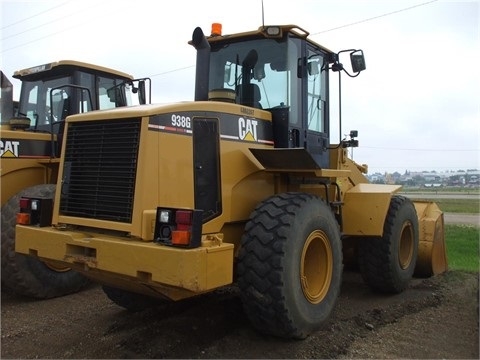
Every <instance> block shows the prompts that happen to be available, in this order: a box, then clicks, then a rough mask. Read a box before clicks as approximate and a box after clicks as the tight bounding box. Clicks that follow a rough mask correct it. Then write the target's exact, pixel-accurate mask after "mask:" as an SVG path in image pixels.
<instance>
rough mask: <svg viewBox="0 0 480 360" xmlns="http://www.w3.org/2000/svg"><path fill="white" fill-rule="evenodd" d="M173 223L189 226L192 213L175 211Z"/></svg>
mask: <svg viewBox="0 0 480 360" xmlns="http://www.w3.org/2000/svg"><path fill="white" fill-rule="evenodd" d="M175 222H176V223H177V224H184V225H191V224H192V212H191V211H185V210H177V213H176V214H175Z"/></svg>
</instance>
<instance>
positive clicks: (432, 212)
mask: <svg viewBox="0 0 480 360" xmlns="http://www.w3.org/2000/svg"><path fill="white" fill-rule="evenodd" d="M414 205H415V209H416V210H417V215H418V225H419V229H418V230H419V243H418V259H417V265H416V267H415V276H419V277H429V276H432V275H437V274H441V273H443V272H445V271H447V270H448V263H447V252H446V245H445V226H444V221H443V212H442V211H441V210H440V208H439V207H438V205H437V204H436V203H434V202H430V201H414Z"/></svg>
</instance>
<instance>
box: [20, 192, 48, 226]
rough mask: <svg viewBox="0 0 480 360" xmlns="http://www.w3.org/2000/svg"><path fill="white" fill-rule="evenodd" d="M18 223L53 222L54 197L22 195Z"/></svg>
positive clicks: (38, 223) (45, 224)
mask: <svg viewBox="0 0 480 360" xmlns="http://www.w3.org/2000/svg"><path fill="white" fill-rule="evenodd" d="M19 205H20V211H19V212H18V213H17V217H16V220H17V224H20V225H38V226H49V225H51V224H52V212H53V199H49V198H29V197H22V198H20V201H19Z"/></svg>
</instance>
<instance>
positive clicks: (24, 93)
mask: <svg viewBox="0 0 480 360" xmlns="http://www.w3.org/2000/svg"><path fill="white" fill-rule="evenodd" d="M124 81H125V79H123V78H111V77H104V76H96V75H95V74H91V73H86V72H80V71H78V72H76V75H72V76H62V77H56V78H53V79H43V80H37V81H26V80H24V81H23V82H22V90H21V95H20V102H19V110H18V114H19V115H20V116H26V117H28V118H29V119H30V121H31V123H30V125H31V127H32V128H34V129H41V130H45V131H49V130H50V125H51V124H55V123H57V122H61V121H63V120H65V118H66V117H67V116H68V115H72V114H78V113H83V112H87V111H91V110H104V109H112V108H115V107H119V106H126V105H131V104H132V100H131V89H130V86H129V85H125V84H124ZM73 84H79V85H73ZM120 84H123V85H120ZM87 89H88V90H87ZM42 127H43V128H42Z"/></svg>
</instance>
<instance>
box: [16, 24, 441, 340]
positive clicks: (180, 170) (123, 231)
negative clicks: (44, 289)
mask: <svg viewBox="0 0 480 360" xmlns="http://www.w3.org/2000/svg"><path fill="white" fill-rule="evenodd" d="M212 29H214V31H212V34H211V35H210V36H205V35H204V33H203V31H202V30H201V29H200V28H196V29H195V30H194V32H193V36H192V40H191V41H190V42H189V43H190V44H191V45H193V46H194V47H195V49H196V51H197V61H196V79H195V98H194V101H186V102H178V103H172V104H163V105H154V104H151V105H143V106H134V107H128V108H123V109H122V108H120V109H112V110H109V111H102V112H95V111H94V112H89V113H86V114H79V115H72V116H69V117H68V118H67V120H66V123H65V136H64V139H63V145H62V147H63V149H64V151H63V152H62V156H61V160H60V166H59V175H58V183H59V184H61V186H58V187H57V189H56V194H55V196H54V197H41V196H39V197H24V198H22V199H20V209H21V211H20V212H19V213H18V215H17V224H18V225H17V228H16V230H17V239H16V251H17V252H19V253H21V254H25V255H30V256H32V257H35V258H38V259H42V260H44V261H48V262H49V263H52V264H56V265H58V266H69V267H72V268H74V269H76V270H77V271H79V272H81V273H82V274H84V275H85V276H86V277H89V278H91V279H93V280H94V281H97V282H99V283H100V284H102V285H103V290H104V291H105V293H106V295H107V296H108V297H109V298H110V299H111V300H113V301H114V302H115V303H117V304H118V305H120V306H122V307H124V308H126V309H129V310H131V311H138V310H141V309H142V308H145V307H148V306H154V305H155V304H157V303H158V302H165V301H178V300H182V299H186V298H189V297H193V296H197V295H200V294H204V293H207V292H211V291H214V290H216V289H219V288H221V287H224V286H231V285H233V286H237V287H238V288H239V290H240V294H241V295H240V296H241V299H242V301H243V305H244V310H245V313H246V315H247V316H248V317H249V319H250V320H251V323H252V324H253V325H254V326H255V328H256V329H258V330H259V331H261V332H263V333H267V334H272V335H275V336H279V337H285V338H297V339H301V338H305V337H306V336H308V335H309V334H311V333H312V332H314V331H316V330H317V329H318V328H319V327H320V325H321V324H322V323H323V322H324V321H325V320H326V319H327V318H328V317H329V315H330V314H331V312H332V310H333V309H334V306H335V304H336V301H337V297H338V295H339V292H340V287H341V279H342V272H343V265H344V262H347V261H355V262H356V263H357V264H358V268H359V269H360V271H361V273H362V276H363V278H364V279H365V282H366V283H367V284H368V285H369V286H370V287H371V288H372V289H374V290H376V291H380V292H387V293H398V292H400V291H402V290H404V289H405V288H406V287H407V286H408V284H409V281H410V280H411V278H412V276H413V275H414V272H415V269H418V271H419V273H421V275H422V276H429V275H432V274H434V273H440V272H443V271H445V270H446V269H447V262H446V257H445V248H444V239H443V215H442V213H441V211H439V209H438V207H437V206H436V205H435V204H434V203H422V204H420V205H416V204H415V203H413V202H412V201H411V200H409V199H408V198H406V197H403V196H401V195H399V194H398V191H399V189H400V186H394V185H376V184H370V183H369V182H368V180H367V178H366V177H365V175H364V174H365V173H366V171H367V167H366V166H365V165H359V164H356V163H355V162H353V161H352V160H351V159H349V157H348V149H349V148H350V147H352V146H357V145H358V140H356V137H357V135H358V134H357V132H356V131H352V132H351V133H350V135H349V136H348V137H346V138H345V139H343V140H341V141H339V143H338V144H332V143H330V134H331V131H332V129H333V125H335V124H334V122H333V121H331V120H330V94H329V82H330V81H331V76H332V74H333V73H337V74H338V77H339V79H340V74H341V73H346V74H347V75H350V76H352V77H355V76H357V75H358V74H359V73H360V72H361V71H363V70H364V69H365V60H364V56H363V52H362V51H361V50H347V51H341V52H339V53H335V52H332V51H330V50H328V49H326V48H325V47H323V46H321V45H319V44H317V43H315V42H314V41H312V40H310V39H309V38H308V35H309V33H308V32H307V31H305V30H303V29H302V28H300V27H298V26H296V25H285V26H261V27H260V28H259V29H258V30H255V31H250V32H244V33H238V34H231V35H222V34H221V32H220V31H219V26H218V24H217V25H215V26H214V27H212ZM345 55H346V56H347V57H350V60H351V65H352V66H348V67H344V66H343V65H342V63H341V62H340V58H341V57H342V56H345ZM339 123H341V121H340V120H339ZM50 218H51V221H50V222H51V224H48V225H46V226H45V225H44V224H39V219H46V220H45V222H47V223H48V222H49V219H50ZM47 219H48V220H47ZM344 259H345V260H344Z"/></svg>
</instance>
